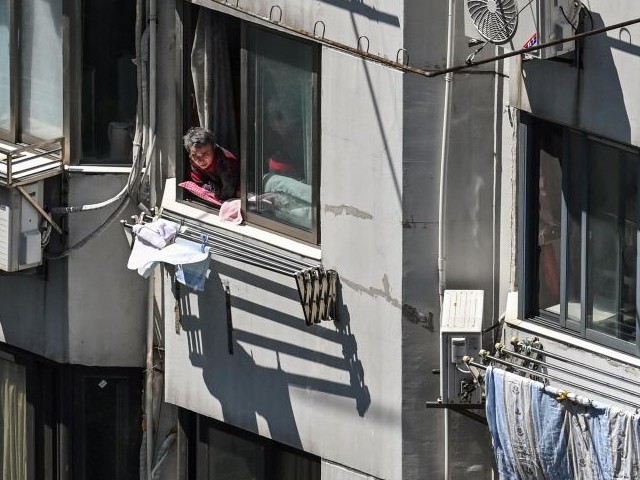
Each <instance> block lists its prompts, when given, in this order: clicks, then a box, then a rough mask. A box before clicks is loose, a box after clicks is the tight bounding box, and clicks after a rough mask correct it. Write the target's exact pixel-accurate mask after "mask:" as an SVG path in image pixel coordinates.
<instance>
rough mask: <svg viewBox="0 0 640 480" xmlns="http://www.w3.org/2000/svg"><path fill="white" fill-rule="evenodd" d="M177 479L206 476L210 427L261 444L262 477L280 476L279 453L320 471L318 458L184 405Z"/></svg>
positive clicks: (271, 479) (256, 444) (179, 426)
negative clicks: (304, 461) (305, 461)
mask: <svg viewBox="0 0 640 480" xmlns="http://www.w3.org/2000/svg"><path fill="white" fill-rule="evenodd" d="M177 427H178V428H177V430H178V459H177V461H178V478H179V479H187V478H209V475H210V466H209V443H208V442H207V441H206V440H207V438H205V437H207V434H208V432H209V431H210V430H214V431H217V432H221V433H223V434H226V435H231V436H233V437H236V438H238V439H240V440H243V441H246V442H248V443H250V444H253V445H254V446H256V447H261V448H262V449H263V452H264V463H263V464H262V467H263V470H262V472H263V473H264V474H265V476H264V479H265V480H275V479H276V478H279V477H278V476H277V474H278V472H277V470H276V469H275V468H274V467H275V464H274V460H275V458H276V457H277V455H278V454H281V453H288V454H293V455H296V456H297V457H299V458H301V459H305V460H308V461H309V462H314V464H315V466H316V468H317V473H318V478H319V476H320V474H321V469H322V465H321V459H320V457H318V456H316V455H314V454H312V453H309V452H305V451H303V450H299V449H297V448H294V447H291V446H289V445H286V444H284V443H280V442H278V441H276V440H273V439H271V438H268V437H264V436H262V435H258V434H257V433H253V432H250V431H248V430H244V429H241V428H238V427H236V426H233V425H231V424H229V423H225V422H222V421H220V420H217V419H214V418H211V417H206V416H203V415H199V414H197V413H194V412H192V411H190V410H187V409H185V408H179V409H178V426H177Z"/></svg>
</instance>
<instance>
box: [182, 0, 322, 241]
mask: <svg viewBox="0 0 640 480" xmlns="http://www.w3.org/2000/svg"><path fill="white" fill-rule="evenodd" d="M205 8H207V7H205V6H201V5H198V4H194V3H192V2H190V1H188V0H185V1H182V2H176V39H177V42H178V43H179V45H178V48H176V68H177V69H178V72H180V74H178V75H176V78H177V80H176V81H177V85H176V87H177V88H176V91H178V92H180V93H179V95H178V97H179V98H178V99H177V100H176V107H177V108H176V110H177V111H178V113H177V121H176V138H177V139H180V140H179V141H178V142H177V144H176V147H177V148H176V165H175V169H176V177H177V179H178V180H179V181H182V179H186V176H187V174H188V164H187V160H186V153H185V151H184V147H183V145H182V141H181V139H182V137H183V135H184V132H185V131H186V130H187V129H188V128H189V127H191V126H192V125H191V122H190V118H191V116H192V110H193V106H192V105H191V103H192V102H191V101H190V98H189V94H190V91H189V85H190V81H191V80H190V55H189V52H188V51H186V50H185V48H186V49H187V50H188V46H189V45H190V36H191V35H192V33H193V32H191V31H190V29H191V25H195V22H194V20H195V19H194V16H195V14H196V12H198V11H199V9H205ZM211 10H212V11H214V12H216V13H219V14H223V15H229V16H231V17H233V18H235V19H237V21H238V22H239V24H240V52H239V57H240V72H239V73H240V78H239V80H240V87H239V93H240V102H239V107H240V111H239V116H238V118H239V122H238V139H239V148H240V157H239V158H238V160H239V162H240V179H239V181H240V198H241V205H242V213H243V217H244V220H245V222H246V223H247V224H250V225H251V226H254V227H256V228H260V229H263V230H267V231H271V232H274V233H277V234H280V235H282V236H286V237H289V238H292V239H294V240H297V241H300V242H302V243H305V244H308V245H312V246H318V245H320V228H321V226H320V175H321V152H320V150H321V147H320V122H321V112H320V85H321V81H320V74H321V73H320V72H321V57H322V52H321V48H320V45H319V44H318V43H316V42H312V41H309V40H307V39H304V38H302V37H298V36H296V35H294V34H290V33H287V32H282V31H280V30H279V29H277V28H273V27H271V26H269V25H262V24H261V23H259V22H253V21H249V20H247V19H244V18H241V17H239V16H234V15H230V14H229V13H226V12H224V11H221V9H216V8H212V9H211ZM249 29H259V30H262V31H266V32H268V33H270V34H273V35H280V36H283V37H285V38H287V39H291V40H295V41H296V42H299V43H303V44H305V45H310V46H312V47H313V50H314V51H313V58H312V71H311V74H312V77H313V86H312V91H313V99H312V105H311V107H312V116H313V128H312V142H313V146H312V155H313V160H312V169H311V170H312V171H311V176H312V185H311V191H312V199H313V204H312V209H311V212H312V213H311V215H312V218H311V229H310V230H305V229H303V228H300V227H296V226H294V225H289V224H287V223H284V222H280V221H277V220H275V219H271V218H267V217H265V216H263V215H260V214H259V213H254V212H250V211H249V209H248V208H247V193H248V189H247V185H248V183H247V182H248V180H249V179H248V176H247V172H248V171H249V169H248V166H249V165H248V162H249V158H248V145H249V139H248V135H249V128H248V127H246V125H248V123H247V122H248V120H249V118H248V117H249V105H248V91H247V87H248V85H247V83H248V82H247V77H248V68H247V65H248V64H247V62H248V42H247V32H248V30H249ZM179 181H178V182H177V183H179ZM176 188H177V191H176V200H177V201H178V202H181V203H186V204H189V205H191V206H194V207H195V208H198V209H200V210H204V211H207V212H209V213H215V214H217V213H218V211H219V208H218V207H215V206H214V205H209V204H207V203H206V202H205V201H200V200H197V199H191V198H189V196H188V195H186V194H185V192H184V190H183V189H181V188H178V187H176Z"/></svg>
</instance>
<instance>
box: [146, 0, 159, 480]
mask: <svg viewBox="0 0 640 480" xmlns="http://www.w3.org/2000/svg"><path fill="white" fill-rule="evenodd" d="M156 7H157V6H156V0H148V17H147V20H148V21H147V29H148V36H147V41H148V42H149V46H148V62H149V63H148V73H147V74H148V77H147V78H148V87H149V88H148V92H147V93H148V96H147V97H146V100H147V112H148V117H146V120H147V128H146V139H145V147H146V148H145V149H146V152H145V153H146V162H145V163H146V175H147V176H148V179H149V195H150V197H149V200H150V202H149V204H150V206H151V207H152V208H153V207H155V206H156V201H157V199H156V188H155V181H156V175H155V173H156V171H157V170H156V168H155V162H154V159H155V148H154V145H155V123H156V98H155V96H156ZM143 38H144V37H143ZM144 100H145V99H143V101H144ZM156 270H157V267H154V268H153V269H152V271H151V275H150V277H149V285H148V291H147V294H148V298H147V363H146V372H147V375H146V385H145V412H146V420H147V422H146V423H147V425H146V426H147V438H146V450H147V459H146V460H147V464H146V467H147V477H146V478H147V479H148V480H151V478H152V474H153V458H154V456H153V453H154V450H155V437H156V425H155V416H154V412H153V377H154V375H155V370H154V362H153V353H154V348H153V334H154V320H155V319H154V311H155V308H154V307H155V287H156V274H157V272H156Z"/></svg>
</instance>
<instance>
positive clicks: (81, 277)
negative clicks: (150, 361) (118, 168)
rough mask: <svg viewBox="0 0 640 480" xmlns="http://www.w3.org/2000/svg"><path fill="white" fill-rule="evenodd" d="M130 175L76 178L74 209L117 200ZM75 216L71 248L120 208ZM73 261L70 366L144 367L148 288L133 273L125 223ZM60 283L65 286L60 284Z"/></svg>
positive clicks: (69, 279)
mask: <svg viewBox="0 0 640 480" xmlns="http://www.w3.org/2000/svg"><path fill="white" fill-rule="evenodd" d="M126 178H127V177H126V175H122V174H120V175H118V174H98V175H90V174H89V175H88V174H82V173H72V174H71V178H70V185H69V190H70V191H69V204H70V205H84V204H88V203H95V202H98V201H103V200H106V199H108V198H111V197H112V196H113V195H115V194H116V193H118V192H119V191H120V190H121V189H122V187H123V186H124V183H125V181H126ZM116 205H117V204H114V205H113V206H110V207H107V208H104V209H102V210H96V211H88V212H79V213H74V214H71V215H70V216H69V232H70V234H69V245H70V246H72V245H75V244H76V243H78V241H80V240H82V239H84V238H85V237H86V236H87V234H89V233H90V232H92V231H93V230H94V229H95V228H97V227H98V226H99V225H100V224H101V223H102V222H103V221H104V220H105V219H106V218H107V217H108V216H109V215H110V214H111V212H112V211H113V210H114V209H115V208H116ZM131 213H134V209H133V208H132V207H129V209H128V210H126V211H125V212H123V213H122V215H121V216H119V217H118V218H117V219H116V220H115V221H114V222H113V224H112V225H111V226H110V227H109V228H107V229H106V230H105V231H104V232H102V233H101V234H100V235H98V236H97V237H95V239H94V240H92V241H91V242H89V243H88V244H86V246H84V247H83V248H80V249H79V250H77V251H75V252H73V253H71V255H69V257H68V260H67V262H68V277H67V279H66V281H67V283H68V299H67V300H68V335H69V340H68V344H69V357H68V361H69V362H70V363H76V364H83V365H102V366H120V367H139V366H142V365H143V364H144V358H145V343H144V342H145V340H144V339H145V326H146V305H147V293H146V292H147V287H146V282H145V281H144V280H143V279H142V277H140V276H138V274H137V272H135V271H130V270H127V267H126V264H127V259H128V257H129V244H128V243H127V240H126V238H125V235H124V231H123V228H122V226H121V225H120V219H121V218H122V219H125V218H127V217H128V216H129V215H130V214H131ZM59 281H65V280H64V279H60V280H59Z"/></svg>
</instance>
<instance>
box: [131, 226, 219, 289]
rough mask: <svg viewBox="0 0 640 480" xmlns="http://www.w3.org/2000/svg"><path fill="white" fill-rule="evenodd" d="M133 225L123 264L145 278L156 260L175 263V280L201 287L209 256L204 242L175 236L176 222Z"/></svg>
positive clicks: (155, 263) (191, 286)
mask: <svg viewBox="0 0 640 480" xmlns="http://www.w3.org/2000/svg"><path fill="white" fill-rule="evenodd" d="M136 227H138V226H134V229H133V231H134V233H135V232H136V231H137V232H138V234H139V235H136V237H135V240H134V243H133V248H132V249H131V254H130V255H129V260H128V262H127V268H129V269H130V270H137V271H138V273H139V274H140V275H141V276H142V277H144V278H148V277H149V275H150V274H151V271H152V270H153V269H154V268H155V266H156V265H157V264H158V263H161V262H162V263H168V264H170V265H176V266H177V269H176V279H177V280H178V281H179V282H181V283H183V284H184V285H186V286H188V287H190V288H192V289H193V290H196V291H202V290H204V283H205V281H206V278H207V272H208V268H209V259H210V256H209V247H208V246H207V245H205V244H204V243H196V242H193V241H191V240H187V239H185V238H180V237H177V236H176V234H177V232H178V230H179V227H178V225H176V224H174V223H173V222H168V221H166V220H157V221H155V222H150V223H147V224H145V225H144V226H140V227H138V228H136ZM162 245H165V246H164V247H162ZM158 247H160V248H158Z"/></svg>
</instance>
